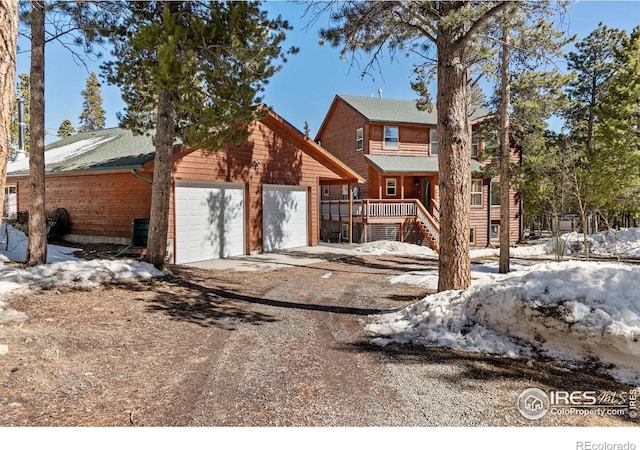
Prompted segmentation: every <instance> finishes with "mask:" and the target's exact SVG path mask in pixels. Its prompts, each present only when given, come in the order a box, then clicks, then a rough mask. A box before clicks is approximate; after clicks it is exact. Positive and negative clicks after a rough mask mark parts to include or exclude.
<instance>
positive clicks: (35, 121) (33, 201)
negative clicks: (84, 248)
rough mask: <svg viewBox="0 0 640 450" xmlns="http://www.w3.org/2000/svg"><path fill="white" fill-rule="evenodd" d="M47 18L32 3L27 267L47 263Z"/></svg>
mask: <svg viewBox="0 0 640 450" xmlns="http://www.w3.org/2000/svg"><path fill="white" fill-rule="evenodd" d="M44 14H45V12H44V2H42V1H33V2H31V72H30V80H31V118H30V122H29V128H30V131H31V142H30V148H29V245H28V248H27V257H26V265H27V266H37V265H40V264H46V262H47V218H46V214H45V209H44V204H45V184H44V183H45V178H44V133H45V129H44V44H45V36H44V33H45V29H44Z"/></svg>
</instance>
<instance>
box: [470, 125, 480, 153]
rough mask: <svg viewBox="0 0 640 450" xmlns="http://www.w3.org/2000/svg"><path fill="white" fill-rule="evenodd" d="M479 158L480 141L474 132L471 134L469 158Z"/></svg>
mask: <svg viewBox="0 0 640 450" xmlns="http://www.w3.org/2000/svg"><path fill="white" fill-rule="evenodd" d="M479 156H480V139H479V138H478V133H476V132H475V131H474V132H473V133H472V134H471V157H472V158H477V157H479Z"/></svg>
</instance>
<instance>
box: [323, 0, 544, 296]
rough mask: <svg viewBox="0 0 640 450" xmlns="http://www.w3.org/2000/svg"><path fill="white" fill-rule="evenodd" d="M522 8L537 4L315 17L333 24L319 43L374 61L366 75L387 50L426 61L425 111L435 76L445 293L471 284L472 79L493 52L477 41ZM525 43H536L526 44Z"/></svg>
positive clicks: (410, 5)
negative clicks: (501, 19)
mask: <svg viewBox="0 0 640 450" xmlns="http://www.w3.org/2000/svg"><path fill="white" fill-rule="evenodd" d="M520 3H522V4H524V3H526V4H527V5H531V9H532V10H533V11H535V9H536V4H537V3H539V2H518V3H515V4H514V2H508V1H507V2H501V1H486V2H470V1H441V2H420V1H401V2H366V1H354V2H344V3H343V2H331V3H330V4H329V5H328V6H323V7H320V6H317V7H316V8H317V9H316V15H319V14H323V13H326V12H329V13H330V14H331V19H332V22H331V23H330V25H329V26H328V27H327V28H326V29H325V30H323V31H322V32H321V37H322V39H323V40H325V41H328V42H329V43H331V44H332V45H334V46H339V47H341V50H342V55H343V57H346V56H347V55H348V54H351V55H352V57H353V58H354V60H357V58H356V55H357V54H358V52H361V53H363V54H365V55H366V56H365V57H366V58H369V59H368V63H367V64H366V65H365V66H364V72H365V73H366V72H367V71H369V70H371V69H372V68H375V67H377V62H378V58H379V57H380V55H381V54H382V53H383V51H384V50H385V48H386V49H388V50H389V54H390V55H391V57H392V58H394V57H396V56H395V55H396V54H398V53H402V54H404V53H407V52H408V53H411V52H413V53H414V54H415V55H417V56H418V57H419V58H421V61H422V62H421V63H418V64H416V66H415V72H416V74H417V75H418V77H419V80H418V81H417V82H416V83H414V84H413V87H414V89H416V91H417V92H418V93H419V94H420V95H421V96H422V97H423V98H422V99H421V100H422V101H420V102H419V104H420V105H421V106H422V107H428V104H429V103H430V100H431V99H430V98H429V96H428V90H427V89H426V86H427V84H428V83H427V82H428V81H430V80H432V79H433V75H435V78H437V100H436V106H437V111H438V137H439V147H440V153H439V158H438V161H439V171H440V173H441V174H446V175H447V176H446V177H445V176H441V177H440V185H439V188H440V199H441V205H442V213H441V217H440V219H441V223H443V224H446V225H444V226H443V227H442V230H441V237H440V244H441V249H440V261H439V281H438V290H440V291H442V290H448V289H463V288H466V287H468V286H469V284H470V267H471V266H470V259H469V213H470V205H469V203H470V202H469V192H470V173H469V170H468V167H469V166H468V158H469V148H470V145H471V125H470V121H469V116H470V104H471V101H472V95H471V86H472V79H471V77H470V75H471V70H472V67H473V66H474V65H475V64H476V63H477V62H478V60H479V59H483V58H486V56H487V54H490V53H491V52H490V51H488V49H489V47H488V46H486V45H485V46H482V45H480V43H479V42H478V40H479V39H480V38H481V37H482V36H483V35H485V34H486V33H487V30H488V29H489V30H490V29H491V28H494V29H497V27H498V26H499V21H497V22H492V19H494V18H496V17H497V16H498V14H500V13H501V12H502V11H503V10H505V9H507V8H508V7H509V6H514V5H517V6H520ZM543 7H546V4H544V5H543ZM498 28H499V27H498ZM498 41H499V39H498ZM527 45H528V46H529V47H535V45H536V44H534V43H533V42H527ZM430 46H435V58H431V59H430V58H427V57H426V56H425V55H427V50H428V49H429V47H430ZM427 56H428V55H427ZM434 60H435V67H434V63H433V61H434ZM434 68H435V70H433V69H434ZM420 78H421V79H420Z"/></svg>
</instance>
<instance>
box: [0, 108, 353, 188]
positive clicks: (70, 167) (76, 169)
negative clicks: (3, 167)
mask: <svg viewBox="0 0 640 450" xmlns="http://www.w3.org/2000/svg"><path fill="white" fill-rule="evenodd" d="M261 121H262V122H264V123H265V124H266V125H267V126H271V127H278V128H280V129H281V130H283V131H284V132H286V133H287V134H288V135H289V136H291V137H292V138H294V139H295V140H296V141H297V142H298V143H299V144H300V145H301V149H302V150H303V151H304V152H305V153H307V154H308V155H310V156H311V157H313V158H315V159H317V160H318V161H320V162H321V163H322V164H324V165H325V166H326V167H328V168H329V169H330V170H331V171H333V172H334V173H335V174H336V175H337V176H338V177H341V179H344V180H348V181H353V182H356V183H364V179H363V178H362V177H361V176H360V175H358V174H357V173H356V172H354V171H353V170H352V169H350V168H349V167H348V166H347V165H346V164H344V163H343V162H342V161H340V160H339V159H338V158H336V157H335V156H333V155H332V154H330V153H329V152H328V151H326V150H325V149H324V148H322V147H321V146H320V145H318V144H317V143H315V142H313V141H312V140H310V139H308V138H306V137H305V136H304V134H303V133H302V132H301V131H300V130H298V129H297V128H295V127H294V126H293V125H291V124H290V123H289V122H287V121H286V120H284V119H283V118H282V117H280V116H279V115H277V114H276V113H274V112H273V111H268V113H267V115H266V116H265V117H264V118H262V119H261ZM155 151H156V148H155V144H154V142H153V137H152V136H149V135H135V134H133V133H132V132H131V131H130V130H126V129H124V128H107V129H104V130H98V131H90V132H86V133H78V134H75V135H73V136H71V137H68V138H65V139H61V140H59V141H57V142H54V143H52V144H49V145H47V146H46V147H45V153H44V156H45V173H67V174H72V173H82V172H99V171H115V170H132V169H141V168H143V166H144V165H145V164H146V163H148V162H150V161H153V159H154V157H155ZM191 151H193V150H190V151H189V152H186V153H184V154H187V153H190V152H191ZM28 174H29V159H28V158H24V159H20V160H17V161H14V162H12V163H9V165H8V167H7V177H12V176H13V177H17V176H25V175H28Z"/></svg>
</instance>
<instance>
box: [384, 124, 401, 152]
mask: <svg viewBox="0 0 640 450" xmlns="http://www.w3.org/2000/svg"><path fill="white" fill-rule="evenodd" d="M398 136H399V132H398V127H384V145H383V147H384V148H398Z"/></svg>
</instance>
